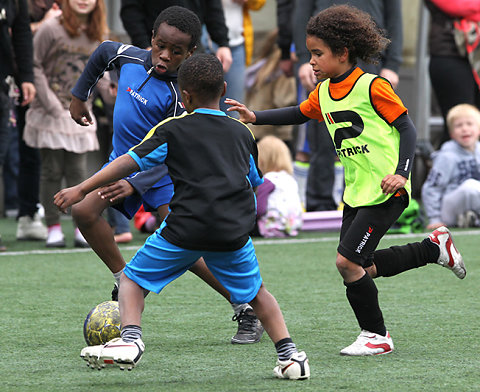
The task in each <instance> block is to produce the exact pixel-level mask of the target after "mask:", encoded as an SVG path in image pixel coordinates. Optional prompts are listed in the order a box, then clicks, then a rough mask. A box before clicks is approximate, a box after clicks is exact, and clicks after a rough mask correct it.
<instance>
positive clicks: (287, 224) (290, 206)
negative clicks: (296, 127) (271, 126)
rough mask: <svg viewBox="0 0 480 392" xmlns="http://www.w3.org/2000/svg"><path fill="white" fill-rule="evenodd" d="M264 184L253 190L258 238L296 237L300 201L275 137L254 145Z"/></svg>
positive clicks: (289, 163) (287, 153) (286, 153)
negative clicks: (255, 195)
mask: <svg viewBox="0 0 480 392" xmlns="http://www.w3.org/2000/svg"><path fill="white" fill-rule="evenodd" d="M257 147H258V167H259V168H260V170H261V171H262V173H263V175H264V182H263V184H261V185H260V186H259V187H258V189H257V192H256V193H257V228H258V233H259V234H260V235H261V236H262V237H288V236H296V235H297V234H298V230H299V229H300V228H301V227H302V214H303V208H302V202H301V201H300V196H299V192H298V185H297V182H296V181H295V178H294V177H293V175H292V174H293V165H292V158H291V155H290V151H289V150H288V147H287V145H286V144H285V143H284V142H283V141H282V140H281V139H279V138H278V137H276V136H272V135H269V136H265V137H264V138H263V139H262V140H260V141H259V142H258V144H257Z"/></svg>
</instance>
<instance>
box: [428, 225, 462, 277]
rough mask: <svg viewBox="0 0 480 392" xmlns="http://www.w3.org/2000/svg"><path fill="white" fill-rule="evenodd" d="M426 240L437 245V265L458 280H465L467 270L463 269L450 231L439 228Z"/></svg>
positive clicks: (442, 227) (443, 227) (460, 256)
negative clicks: (438, 250) (451, 273)
mask: <svg viewBox="0 0 480 392" xmlns="http://www.w3.org/2000/svg"><path fill="white" fill-rule="evenodd" d="M428 238H430V241H432V242H433V243H434V244H437V245H438V247H439V249H440V256H438V260H437V264H440V265H441V266H443V267H446V268H448V269H449V270H451V271H452V272H453V273H454V274H455V275H456V276H457V277H458V278H459V279H463V278H465V275H466V274H467V270H466V269H465V264H464V262H463V259H462V255H461V254H460V252H459V251H458V250H457V248H456V247H455V244H454V243H453V239H452V234H451V233H450V231H449V230H448V229H447V228H446V227H445V226H441V227H439V228H438V229H436V230H434V231H433V232H432V233H431V234H430V235H429V236H428Z"/></svg>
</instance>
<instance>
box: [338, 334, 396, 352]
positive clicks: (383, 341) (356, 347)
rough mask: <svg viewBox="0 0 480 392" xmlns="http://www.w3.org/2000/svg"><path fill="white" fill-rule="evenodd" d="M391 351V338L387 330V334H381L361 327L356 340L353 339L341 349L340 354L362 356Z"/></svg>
mask: <svg viewBox="0 0 480 392" xmlns="http://www.w3.org/2000/svg"><path fill="white" fill-rule="evenodd" d="M392 351H393V340H392V338H391V337H390V334H389V333H388V331H387V336H382V335H379V334H377V333H373V332H369V331H366V330H364V329H362V332H360V335H358V338H357V340H355V342H353V343H352V344H351V345H350V346H348V347H345V348H344V349H343V350H341V351H340V354H341V355H351V356H358V357H363V356H368V355H380V354H388V353H391V352H392Z"/></svg>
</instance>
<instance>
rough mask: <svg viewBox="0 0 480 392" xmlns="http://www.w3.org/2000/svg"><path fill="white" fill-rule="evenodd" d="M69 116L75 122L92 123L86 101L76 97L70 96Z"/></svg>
mask: <svg viewBox="0 0 480 392" xmlns="http://www.w3.org/2000/svg"><path fill="white" fill-rule="evenodd" d="M70 116H72V118H73V120H74V121H75V122H76V123H77V124H80V125H83V126H87V125H92V124H93V119H92V116H91V114H90V111H89V110H88V106H87V104H86V102H83V101H81V100H80V99H78V98H77V97H72V101H71V102H70Z"/></svg>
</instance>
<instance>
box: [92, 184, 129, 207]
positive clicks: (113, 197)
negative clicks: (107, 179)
mask: <svg viewBox="0 0 480 392" xmlns="http://www.w3.org/2000/svg"><path fill="white" fill-rule="evenodd" d="M134 192H135V189H134V188H133V186H132V185H131V184H130V183H129V182H128V181H126V180H119V181H117V182H114V183H113V184H109V185H106V186H104V187H101V188H100V189H99V190H98V194H99V195H100V197H101V198H102V199H104V200H108V201H109V202H110V203H115V202H117V201H119V200H121V199H124V198H126V197H128V196H131V195H133V193H134Z"/></svg>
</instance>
